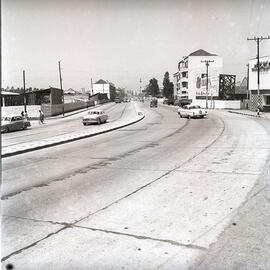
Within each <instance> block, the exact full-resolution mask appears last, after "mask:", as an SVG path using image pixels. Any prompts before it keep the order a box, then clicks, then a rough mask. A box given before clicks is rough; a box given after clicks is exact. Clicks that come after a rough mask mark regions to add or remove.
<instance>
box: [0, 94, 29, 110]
mask: <svg viewBox="0 0 270 270" xmlns="http://www.w3.org/2000/svg"><path fill="white" fill-rule="evenodd" d="M23 100H24V99H23V96H22V95H20V94H19V93H14V92H9V91H4V90H1V107H5V106H20V105H23V103H24V102H23Z"/></svg>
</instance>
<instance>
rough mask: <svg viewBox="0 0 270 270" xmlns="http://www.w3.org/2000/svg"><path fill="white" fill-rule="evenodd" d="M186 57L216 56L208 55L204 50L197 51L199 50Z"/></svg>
mask: <svg viewBox="0 0 270 270" xmlns="http://www.w3.org/2000/svg"><path fill="white" fill-rule="evenodd" d="M188 56H217V54H212V53H209V52H207V51H205V50H202V49H199V50H197V51H195V52H193V53H191V54H189V55H188Z"/></svg>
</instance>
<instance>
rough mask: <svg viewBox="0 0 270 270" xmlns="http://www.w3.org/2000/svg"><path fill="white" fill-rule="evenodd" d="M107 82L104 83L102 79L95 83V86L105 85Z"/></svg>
mask: <svg viewBox="0 0 270 270" xmlns="http://www.w3.org/2000/svg"><path fill="white" fill-rule="evenodd" d="M107 83H108V82H106V81H104V80H102V79H100V80H98V81H97V82H96V84H107Z"/></svg>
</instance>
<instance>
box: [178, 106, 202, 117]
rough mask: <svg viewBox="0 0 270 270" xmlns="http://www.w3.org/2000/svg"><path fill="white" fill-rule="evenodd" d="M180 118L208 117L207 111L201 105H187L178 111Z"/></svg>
mask: <svg viewBox="0 0 270 270" xmlns="http://www.w3.org/2000/svg"><path fill="white" fill-rule="evenodd" d="M177 113H178V115H179V117H187V118H203V117H205V116H206V115H207V111H206V110H205V109H202V108H201V107H200V106H199V105H185V106H183V107H182V108H180V109H178V111H177Z"/></svg>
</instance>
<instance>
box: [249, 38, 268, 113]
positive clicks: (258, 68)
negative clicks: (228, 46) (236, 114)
mask: <svg viewBox="0 0 270 270" xmlns="http://www.w3.org/2000/svg"><path fill="white" fill-rule="evenodd" d="M264 39H270V36H268V37H262V36H261V37H254V38H247V40H248V41H249V40H254V41H256V43H257V85H258V88H257V90H258V108H259V105H260V103H259V96H260V41H263V40H264Z"/></svg>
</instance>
